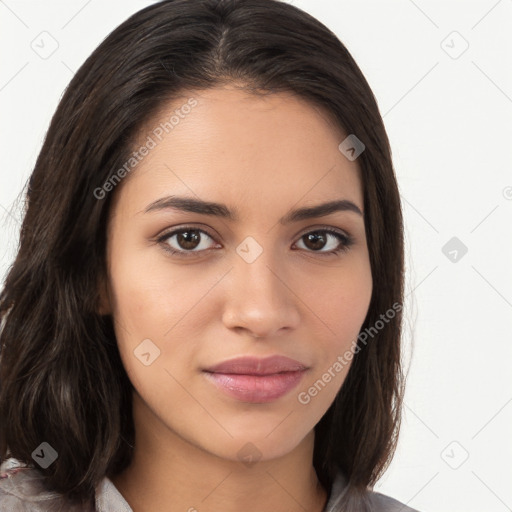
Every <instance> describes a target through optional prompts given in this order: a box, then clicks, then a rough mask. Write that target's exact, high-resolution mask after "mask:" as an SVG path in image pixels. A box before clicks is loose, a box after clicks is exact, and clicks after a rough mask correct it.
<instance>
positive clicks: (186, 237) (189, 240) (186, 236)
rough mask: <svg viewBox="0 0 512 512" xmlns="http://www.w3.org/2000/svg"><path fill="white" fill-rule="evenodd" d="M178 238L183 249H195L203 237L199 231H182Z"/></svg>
mask: <svg viewBox="0 0 512 512" xmlns="http://www.w3.org/2000/svg"><path fill="white" fill-rule="evenodd" d="M176 238H177V241H178V244H179V246H180V247H181V248H182V249H195V248H196V247H197V246H198V245H199V242H200V238H201V237H200V236H199V233H198V232H197V231H181V232H180V233H178V234H177V235H176Z"/></svg>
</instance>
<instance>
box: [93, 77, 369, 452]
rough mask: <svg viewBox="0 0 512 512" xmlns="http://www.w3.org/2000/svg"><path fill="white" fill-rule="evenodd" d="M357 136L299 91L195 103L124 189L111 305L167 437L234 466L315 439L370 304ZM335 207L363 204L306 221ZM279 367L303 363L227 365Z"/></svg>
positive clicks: (116, 225) (134, 375) (112, 228)
mask: <svg viewBox="0 0 512 512" xmlns="http://www.w3.org/2000/svg"><path fill="white" fill-rule="evenodd" d="M190 98H194V99H193V100H191V99H190ZM189 99H190V101H188V100H189ZM187 101H188V102H187ZM185 105H189V107H185ZM171 116H174V118H173V120H172V121H171V122H168V121H169V119H170V118H171ZM177 119H179V120H178V121H176V120H177ZM165 122H168V124H167V125H165ZM160 123H162V124H160ZM148 137H149V138H148ZM345 137H346V134H345V135H344V134H343V133H342V132H340V131H339V130H338V129H337V128H335V127H334V126H333V125H332V124H331V123H330V122H329V121H328V119H327V118H326V117H325V116H324V115H322V113H321V112H320V111H319V110H318V109H316V108H314V107H313V106H312V105H310V104H309V103H307V102H305V101H304V100H301V99H299V98H298V97H296V96H294V95H291V94H285V93H277V94H272V95H268V96H266V97H258V96H255V95H250V94H248V93H246V92H241V91H239V90H236V89H234V88H230V87H224V88H214V89H209V90H206V91H201V92H197V93H191V94H190V95H188V96H184V97H183V100H179V101H175V102H173V103H172V104H169V105H167V108H165V109H164V110H163V111H162V112H161V113H160V114H159V115H158V116H157V117H155V118H154V119H153V120H152V121H151V122H150V123H148V125H147V126H146V127H145V128H144V130H143V132H142V135H141V138H140V146H142V145H145V146H146V148H147V151H146V150H142V151H139V152H138V157H137V164H136V165H135V166H134V168H133V170H130V173H129V175H127V177H125V178H124V180H123V181H122V182H121V184H119V185H118V188H117V189H116V190H115V197H114V202H113V205H112V210H111V217H110V223H109V239H108V266H109V276H108V277H109V280H108V292H109V293H108V296H109V298H108V299H107V298H105V299H104V302H103V304H102V308H103V311H104V312H105V311H108V312H110V313H111V314H112V315H113V317H114V321H115V329H116V336H117V340H118V344H119V349H120V353H121V357H122V360H123V364H124V366H125V368H126V371H127V373H128V376H129V378H130V380H131V382H132V383H133V386H134V388H135V391H136V393H135V396H134V400H135V401H136V402H137V407H138V410H139V413H140V414H139V417H143V418H144V421H145V422H146V421H147V423H148V424H151V425H153V426H155V429H158V430H159V432H160V433H162V432H163V433H166V432H167V433H172V434H176V435H178V436H179V437H180V438H181V439H183V440H185V441H188V442H189V443H191V444H193V445H194V446H197V447H199V448H201V449H203V450H205V451H207V452H210V453H212V454H215V455H217V456H220V457H222V458H225V459H230V460H236V459H239V460H241V459H242V458H244V457H252V458H253V459H255V458H261V459H262V460H268V459H272V458H275V457H278V456H281V455H284V454H286V453H288V452H290V451H291V450H293V449H294V448H295V447H297V446H298V445H299V443H301V441H303V440H305V439H306V436H308V434H309V435H310V436H312V435H313V433H312V429H313V427H314V426H315V424H316V423H317V422H318V421H319V420H320V418H321V417H322V415H323V414H324V413H325V412H326V410H327V409H328V408H329V406H330V405H331V403H332V402H333V400H334V398H335V396H336V394H337V392H338V391H339V389H340V387H341V385H342V383H343V381H344V379H345V377H346V375H347V372H348V370H349V366H350V357H347V355H346V352H347V350H348V351H350V350H353V348H354V346H353V342H354V340H355V339H356V338H357V335H358V333H359V331H360V328H361V326H362V323H363V321H364V318H365V316H366V313H367V310H368V307H369V303H370V298H371V294H372V278H371V270H370V262H369V255H368V248H367V242H366V238H365V227H364V219H363V215H362V214H361V213H359V212H358V211H357V210H358V209H359V210H360V212H363V191H362V183H361V180H360V176H359V169H358V166H357V161H350V160H348V159H347V158H346V157H345V156H344V155H343V154H342V153H341V152H340V150H339V149H338V146H339V144H340V143H341V142H342V141H343V140H344V139H345ZM140 146H139V145H138V146H137V148H136V149H138V148H139V147H140ZM133 163H134V162H132V164H133ZM127 168H128V167H127ZM178 198H180V199H179V201H178ZM173 201H174V203H173ZM186 201H189V203H187V202H186ZM334 201H345V202H346V203H344V204H345V205H346V204H349V206H348V207H347V208H343V207H341V209H333V210H332V211H331V212H330V213H328V214H325V212H324V214H323V215H322V212H316V214H314V215H313V216H310V215H309V214H307V213H308V210H307V209H309V208H313V207H317V206H319V205H321V204H324V203H330V202H334ZM206 203H208V204H206ZM212 203H216V204H217V205H218V206H214V205H213V204H212ZM341 204H342V206H343V203H341ZM350 204H352V206H350ZM180 205H181V206H180ZM304 209H305V210H304ZM294 212H299V213H294ZM310 213H311V212H310ZM313 213H314V212H313ZM178 230H181V233H180V232H178V233H176V232H177V231H178ZM325 230H331V231H332V232H327V231H325ZM336 249H340V250H339V251H338V252H337V253H333V252H332V251H334V250H336ZM171 251H176V253H171ZM270 356H284V357H286V358H290V359H292V360H294V361H295V362H296V363H292V362H290V361H289V360H276V361H274V362H272V361H270V360H269V361H267V364H265V363H261V364H259V365H258V364H257V363H258V361H254V360H253V361H248V362H247V361H246V364H244V363H243V362H242V363H238V364H232V365H228V366H226V367H224V368H217V370H216V371H214V370H215V369H214V368H213V367H214V366H216V365H219V364H220V363H223V362H226V361H230V360H233V359H235V358H240V357H251V358H256V359H263V358H268V357H270ZM341 361H343V362H341ZM208 369H209V370H210V371H207V370H208ZM141 414H142V416H141ZM136 426H137V425H136ZM308 439H310V440H311V438H308Z"/></svg>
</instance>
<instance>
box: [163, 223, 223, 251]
mask: <svg viewBox="0 0 512 512" xmlns="http://www.w3.org/2000/svg"><path fill="white" fill-rule="evenodd" d="M208 238H209V239H210V240H213V239H212V237H211V236H210V235H209V234H208V233H206V231H203V230H202V229H197V228H181V229H177V230H175V231H171V232H170V233H166V234H165V235H163V236H161V237H160V238H159V239H158V242H159V243H161V244H163V245H164V248H165V250H167V251H169V252H171V253H172V254H180V253H182V254H185V253H187V252H194V253H195V252H200V251H204V250H207V249H211V248H212V247H211V246H209V245H208V241H207V240H208Z"/></svg>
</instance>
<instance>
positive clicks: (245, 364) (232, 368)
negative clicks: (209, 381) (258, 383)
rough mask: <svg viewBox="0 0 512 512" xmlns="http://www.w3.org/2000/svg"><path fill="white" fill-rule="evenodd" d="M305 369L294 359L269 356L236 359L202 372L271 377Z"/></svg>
mask: <svg viewBox="0 0 512 512" xmlns="http://www.w3.org/2000/svg"><path fill="white" fill-rule="evenodd" d="M306 368H307V367H306V366H305V365H304V364H302V363H301V362H299V361H296V360H295V359H291V358H289V357H286V356H270V357H265V358H259V357H237V358H235V359H230V360H228V361H223V362H222V363H219V364H216V365H214V366H211V367H209V368H206V369H205V370H204V371H206V372H210V373H229V374H240V375H273V374H275V373H282V372H295V371H301V370H305V369H306Z"/></svg>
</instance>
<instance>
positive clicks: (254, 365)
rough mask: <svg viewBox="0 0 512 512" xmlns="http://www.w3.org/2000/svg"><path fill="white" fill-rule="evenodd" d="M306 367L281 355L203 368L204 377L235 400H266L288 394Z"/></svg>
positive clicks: (254, 401)
mask: <svg viewBox="0 0 512 512" xmlns="http://www.w3.org/2000/svg"><path fill="white" fill-rule="evenodd" d="M307 370H308V367H307V366H306V365H304V364H302V363H301V362H299V361H296V360H294V359H290V358H288V357H285V356H272V357H267V358H264V359H260V358H255V357H243V358H236V359H232V360H229V361H224V362H222V363H220V364H217V365H215V366H213V367H210V368H207V369H205V370H203V373H204V375H205V377H206V378H207V379H208V381H209V382H211V383H213V384H214V385H215V387H216V388H217V389H218V390H220V391H222V392H223V393H225V394H226V395H228V396H230V397H231V398H234V399H236V400H238V401H242V402H249V403H268V402H272V401H274V400H277V399H278V398H280V397H282V396H284V395H286V394H287V393H289V392H290V391H291V390H292V389H293V388H295V387H296V386H297V385H298V384H299V382H300V381H301V380H302V377H303V376H304V374H305V373H306V372H307Z"/></svg>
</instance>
